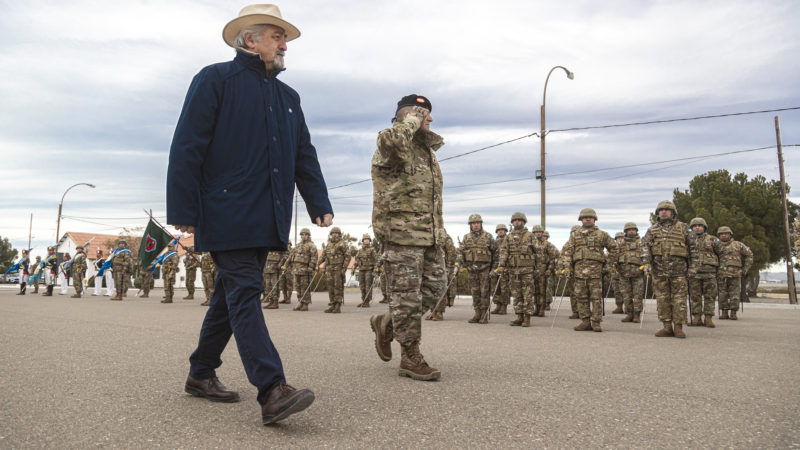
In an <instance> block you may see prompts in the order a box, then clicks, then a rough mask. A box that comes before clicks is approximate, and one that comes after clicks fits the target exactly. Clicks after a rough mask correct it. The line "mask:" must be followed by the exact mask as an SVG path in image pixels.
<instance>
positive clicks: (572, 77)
mask: <svg viewBox="0 0 800 450" xmlns="http://www.w3.org/2000/svg"><path fill="white" fill-rule="evenodd" d="M567 78H569V79H570V80H574V79H575V74H574V73H572V72H570V71H569V70H568V71H567Z"/></svg>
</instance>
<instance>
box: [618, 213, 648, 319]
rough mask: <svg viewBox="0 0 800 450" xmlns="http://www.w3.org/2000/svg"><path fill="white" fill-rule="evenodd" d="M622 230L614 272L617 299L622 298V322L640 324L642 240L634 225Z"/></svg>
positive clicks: (642, 305)
mask: <svg viewBox="0 0 800 450" xmlns="http://www.w3.org/2000/svg"><path fill="white" fill-rule="evenodd" d="M624 230H625V231H624V237H623V238H622V243H620V244H618V245H619V247H618V255H619V257H618V259H617V265H616V271H617V278H618V279H619V292H618V294H617V295H618V297H617V298H622V308H623V310H624V311H625V317H623V318H622V322H633V323H640V322H641V316H642V309H643V308H644V287H645V286H644V285H645V282H644V271H643V270H644V263H643V261H642V239H641V238H640V237H639V228H638V227H637V226H636V224H635V223H633V222H628V223H626V224H625V227H624Z"/></svg>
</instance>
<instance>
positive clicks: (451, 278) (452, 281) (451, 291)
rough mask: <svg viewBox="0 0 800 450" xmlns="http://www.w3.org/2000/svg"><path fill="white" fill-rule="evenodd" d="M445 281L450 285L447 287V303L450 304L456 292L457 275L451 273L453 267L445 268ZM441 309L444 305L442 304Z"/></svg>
mask: <svg viewBox="0 0 800 450" xmlns="http://www.w3.org/2000/svg"><path fill="white" fill-rule="evenodd" d="M447 283H448V284H449V285H450V287H448V288H447V303H448V304H450V303H453V301H455V299H456V293H457V292H458V275H457V274H453V267H448V268H447ZM442 311H444V306H442ZM442 311H439V312H442Z"/></svg>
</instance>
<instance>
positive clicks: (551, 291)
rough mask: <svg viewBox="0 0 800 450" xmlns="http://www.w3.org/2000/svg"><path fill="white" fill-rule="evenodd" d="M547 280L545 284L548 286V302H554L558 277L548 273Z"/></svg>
mask: <svg viewBox="0 0 800 450" xmlns="http://www.w3.org/2000/svg"><path fill="white" fill-rule="evenodd" d="M546 278H547V281H545V283H544V284H545V286H547V304H548V305H549V304H551V303H553V297H555V295H556V293H555V290H556V277H554V276H553V275H552V274H549V275H547V277H546Z"/></svg>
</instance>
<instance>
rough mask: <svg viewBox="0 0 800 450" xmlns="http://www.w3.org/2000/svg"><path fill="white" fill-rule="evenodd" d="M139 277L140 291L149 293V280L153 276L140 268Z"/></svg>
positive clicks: (145, 293)
mask: <svg viewBox="0 0 800 450" xmlns="http://www.w3.org/2000/svg"><path fill="white" fill-rule="evenodd" d="M139 278H140V281H141V286H142V291H143V292H144V295H150V281H151V280H152V279H153V276H152V275H151V274H150V271H149V270H145V269H142V273H141V276H140V277H139Z"/></svg>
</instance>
